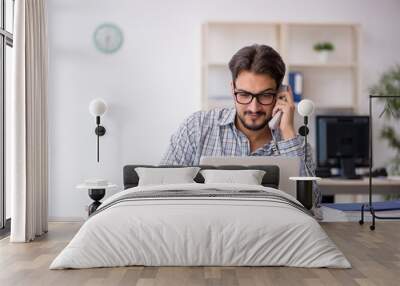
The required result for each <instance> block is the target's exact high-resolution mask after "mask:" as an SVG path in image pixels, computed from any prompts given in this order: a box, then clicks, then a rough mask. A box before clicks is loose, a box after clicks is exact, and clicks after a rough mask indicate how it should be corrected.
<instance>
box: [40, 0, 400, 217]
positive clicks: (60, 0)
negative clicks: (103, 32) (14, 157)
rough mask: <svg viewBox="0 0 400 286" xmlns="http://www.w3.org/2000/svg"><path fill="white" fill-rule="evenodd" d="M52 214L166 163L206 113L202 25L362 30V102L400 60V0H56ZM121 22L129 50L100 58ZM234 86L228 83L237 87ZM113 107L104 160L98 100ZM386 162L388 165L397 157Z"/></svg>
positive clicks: (71, 213)
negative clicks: (98, 31)
mask: <svg viewBox="0 0 400 286" xmlns="http://www.w3.org/2000/svg"><path fill="white" fill-rule="evenodd" d="M48 9H49V39H50V42H49V49H50V80H49V82H50V86H49V121H50V122H49V129H50V130H49V141H50V190H49V192H50V193H49V216H50V217H52V218H66V217H67V218H76V217H84V216H85V211H84V205H87V204H89V203H90V199H89V198H88V196H87V193H86V192H84V191H77V190H76V189H75V185H76V184H78V183H79V182H81V181H82V180H84V179H85V178H90V177H104V178H107V179H109V180H110V181H112V182H115V183H117V184H118V185H119V186H122V167H123V165H124V164H128V163H149V164H157V163H158V162H159V160H160V158H161V155H162V154H163V152H164V151H165V149H166V147H167V144H168V140H169V136H170V135H171V133H172V132H174V131H175V130H176V128H177V127H178V125H179V123H180V122H181V121H182V120H183V119H184V118H185V117H186V116H188V115H189V114H191V113H192V112H194V111H196V110H198V109H199V108H200V83H201V82H200V81H201V77H200V71H201V69H200V44H201V24H202V23H203V22H206V21H210V20H221V21H229V20H232V21H316V22H324V21H330V22H332V21H339V22H340V21H344V22H355V23H360V24H361V27H362V32H363V35H362V50H361V59H362V73H361V79H362V86H363V98H361V99H360V102H361V103H360V104H361V107H362V109H363V110H365V111H367V109H366V108H367V97H366V94H367V93H366V90H367V87H368V86H369V84H370V83H371V82H374V81H376V80H377V78H378V75H379V73H380V72H382V71H384V70H385V69H386V68H388V67H389V66H391V65H393V63H395V62H396V61H397V62H399V51H400V38H399V37H398V36H397V35H398V28H399V27H400V18H399V17H398V13H399V11H400V2H399V1H396V0H392V1H389V0H386V1H374V0H368V1H365V0H357V1H345V0H339V1H328V0H326V1H320V0H305V1H290V0H280V1H267V0H247V1H232V0H230V1H228V0H223V1H215V0H203V1H200V0H198V1H193V0H192V1H185V0H174V1H155V0H147V1H132V0H118V1H117V0H113V1H111V0H109V1H106V0H49V2H48ZM103 22H114V23H116V24H117V25H119V26H120V27H121V28H122V29H123V32H124V37H125V41H124V44H123V47H122V49H121V50H120V51H119V52H117V53H116V54H113V55H104V54H101V53H99V52H97V51H96V49H95V47H94V45H93V43H92V34H93V32H94V30H95V28H96V27H97V26H98V25H99V24H101V23H103ZM227 84H228V83H227ZM97 97H101V98H103V99H105V100H106V101H107V102H108V104H109V110H108V113H107V114H106V115H105V116H104V117H103V123H104V126H105V127H106V128H107V134H106V136H104V137H103V138H101V142H100V144H101V146H100V148H101V154H100V155H101V163H100V164H98V163H97V162H96V149H95V147H96V145H95V144H96V138H95V135H94V127H95V120H94V118H92V117H91V116H90V114H89V112H88V104H89V102H90V100H91V99H93V98H97ZM385 152H386V153H384V154H383V155H382V154H380V155H379V156H377V163H378V164H382V163H383V162H384V161H385V160H387V158H388V156H390V154H391V153H390V151H385Z"/></svg>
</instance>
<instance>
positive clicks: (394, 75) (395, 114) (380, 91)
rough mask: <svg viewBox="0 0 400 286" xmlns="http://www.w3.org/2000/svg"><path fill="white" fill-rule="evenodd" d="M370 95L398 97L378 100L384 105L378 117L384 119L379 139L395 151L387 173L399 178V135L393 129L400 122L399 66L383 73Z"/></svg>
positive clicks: (371, 88) (371, 89)
mask: <svg viewBox="0 0 400 286" xmlns="http://www.w3.org/2000/svg"><path fill="white" fill-rule="evenodd" d="M370 93H371V94H373V95H378V96H388V95H390V96H398V98H389V99H388V98H382V99H379V100H380V101H381V102H383V103H384V105H385V107H384V110H383V112H382V113H381V115H380V116H382V115H383V116H384V118H385V123H384V125H383V128H382V130H381V132H380V138H382V139H384V140H386V141H387V143H388V145H389V147H391V148H392V149H394V151H395V155H394V157H393V158H392V159H391V161H390V162H389V165H388V173H389V174H390V175H394V176H400V135H399V134H397V133H396V128H394V127H393V126H399V121H400V65H396V66H394V67H392V68H390V69H389V70H388V71H386V72H384V73H383V74H382V76H381V77H380V79H379V81H378V83H377V84H375V85H373V86H372V87H370ZM389 123H391V124H389ZM393 123H394V124H393ZM397 130H398V128H397Z"/></svg>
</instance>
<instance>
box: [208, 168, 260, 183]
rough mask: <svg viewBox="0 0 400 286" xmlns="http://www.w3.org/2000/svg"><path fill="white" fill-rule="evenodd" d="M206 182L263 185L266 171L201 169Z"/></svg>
mask: <svg viewBox="0 0 400 286" xmlns="http://www.w3.org/2000/svg"><path fill="white" fill-rule="evenodd" d="M200 174H201V175H202V176H203V177H204V180H205V182H204V183H206V184H210V183H211V184H212V183H236V184H247V185H261V182H262V179H263V177H264V175H265V171H262V170H201V171H200Z"/></svg>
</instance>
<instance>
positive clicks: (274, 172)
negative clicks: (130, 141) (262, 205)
mask: <svg viewBox="0 0 400 286" xmlns="http://www.w3.org/2000/svg"><path fill="white" fill-rule="evenodd" d="M137 167H147V168H182V167H184V166H155V165H126V166H124V189H128V188H133V187H136V186H137V185H138V183H139V176H138V174H137V173H136V171H135V168H137ZM196 167H200V168H201V169H202V170H205V169H217V170H263V171H265V172H266V173H265V175H264V177H263V179H262V182H261V184H262V185H263V186H264V187H272V188H278V187H279V167H278V166H275V165H259V166H237V165H235V166H233V165H232V166H206V165H199V166H196ZM194 180H195V182H197V183H204V178H203V176H202V175H201V174H200V172H199V173H198V174H197V176H196V177H195V178H194Z"/></svg>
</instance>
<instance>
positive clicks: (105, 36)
mask: <svg viewBox="0 0 400 286" xmlns="http://www.w3.org/2000/svg"><path fill="white" fill-rule="evenodd" d="M93 40H94V44H95V46H96V48H97V49H98V50H99V51H100V52H103V53H106V54H111V53H115V52H116V51H118V50H119V49H120V48H121V46H122V43H123V41H124V37H123V34H122V31H121V29H120V28H118V27H117V26H116V25H114V24H109V23H106V24H102V25H100V26H98V27H97V29H96V30H95V31H94V34H93Z"/></svg>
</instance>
